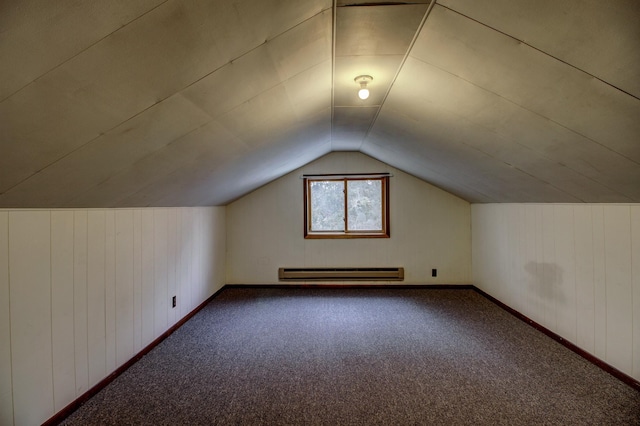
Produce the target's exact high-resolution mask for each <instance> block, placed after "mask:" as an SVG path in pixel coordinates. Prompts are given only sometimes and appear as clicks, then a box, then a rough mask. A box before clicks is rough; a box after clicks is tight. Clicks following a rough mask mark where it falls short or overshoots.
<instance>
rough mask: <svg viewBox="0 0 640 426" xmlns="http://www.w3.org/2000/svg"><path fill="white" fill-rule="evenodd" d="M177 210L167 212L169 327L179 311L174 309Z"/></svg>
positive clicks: (174, 321)
mask: <svg viewBox="0 0 640 426" xmlns="http://www.w3.org/2000/svg"><path fill="white" fill-rule="evenodd" d="M177 212H178V211H177V209H168V210H167V294H168V298H169V299H168V300H169V303H167V318H168V324H169V326H172V325H174V324H175V323H176V320H177V315H176V312H177V309H175V308H173V305H172V298H173V296H176V298H177V297H178V296H177V293H176V262H177V253H176V252H177V238H178V235H177V233H178V229H177V228H178V224H177V220H178V216H177ZM176 306H177V305H176Z"/></svg>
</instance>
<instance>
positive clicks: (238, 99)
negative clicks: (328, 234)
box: [0, 0, 640, 207]
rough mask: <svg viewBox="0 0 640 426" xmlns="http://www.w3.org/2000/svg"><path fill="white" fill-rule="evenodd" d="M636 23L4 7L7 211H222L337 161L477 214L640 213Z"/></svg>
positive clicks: (327, 8) (623, 12)
mask: <svg viewBox="0 0 640 426" xmlns="http://www.w3.org/2000/svg"><path fill="white" fill-rule="evenodd" d="M638 22H640V3H639V2H637V1H636V0H616V1H614V2H602V1H594V0H564V1H562V2H557V1H554V0H538V1H535V2H531V1H527V0H495V1H492V2H491V4H490V5H488V4H487V3H486V2H478V1H475V0H438V1H426V0H425V1H414V2H382V1H364V0H362V1H361V0H351V1H349V0H337V1H335V2H333V1H331V0H308V1H298V0H220V1H215V2H211V1H208V0H190V1H185V0H140V1H136V2H130V1H124V0H113V1H110V2H100V1H80V0H59V1H55V2H52V1H51V2H50V1H42V0H9V1H4V2H0V63H2V66H0V207H75V206H78V207H125V206H174V205H180V206H187V205H222V204H226V203H228V202H230V201H232V200H234V199H236V198H238V197H240V196H242V195H244V194H246V193H247V192H249V191H252V190H253V189H255V188H257V187H258V186H260V185H263V184H265V183H268V182H269V181H271V180H273V179H275V178H277V177H279V176H281V175H283V174H285V173H287V172H289V171H291V170H294V169H296V168H298V167H300V166H302V165H304V164H305V163H306V162H309V161H312V160H314V159H316V158H318V157H319V156H321V155H324V154H326V153H328V152H330V151H336V150H357V151H361V152H364V153H366V154H368V155H370V156H372V157H374V158H376V159H378V160H381V161H384V162H386V163H389V164H390V165H392V166H394V167H397V168H399V169H403V170H405V171H407V172H409V173H412V174H414V175H416V176H418V177H420V178H423V179H425V180H427V181H429V182H431V183H433V184H436V185H438V186H440V187H442V188H443V189H445V190H447V191H450V192H452V193H454V194H457V195H459V196H461V197H462V198H464V199H467V200H469V201H474V202H489V201H491V202H581V201H584V202H629V201H633V202H640V120H639V118H640V79H638V76H639V75H640V26H639V25H638V24H637V23H638ZM360 74H369V75H371V76H373V78H374V80H373V82H372V83H371V86H370V89H371V97H370V98H369V99H368V100H367V101H361V100H359V99H358V98H357V95H356V93H357V85H356V83H355V82H354V81H353V79H354V77H356V76H357V75H360Z"/></svg>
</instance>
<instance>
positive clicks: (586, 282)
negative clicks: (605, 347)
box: [573, 205, 595, 354]
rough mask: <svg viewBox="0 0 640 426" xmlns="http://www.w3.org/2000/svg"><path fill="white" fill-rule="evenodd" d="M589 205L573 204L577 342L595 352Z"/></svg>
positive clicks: (591, 236) (591, 238) (591, 224)
mask: <svg viewBox="0 0 640 426" xmlns="http://www.w3.org/2000/svg"><path fill="white" fill-rule="evenodd" d="M591 212H592V208H591V206H589V205H575V206H573V217H574V223H573V229H574V233H573V235H574V239H575V247H574V248H575V265H576V272H575V279H576V316H577V318H579V321H577V325H576V333H577V334H576V341H575V343H576V344H577V345H578V346H580V347H581V348H583V349H584V350H586V351H587V352H589V353H592V354H593V353H595V299H594V297H595V284H594V276H593V268H594V264H593V218H592V213H591Z"/></svg>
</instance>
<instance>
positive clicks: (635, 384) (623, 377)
mask: <svg viewBox="0 0 640 426" xmlns="http://www.w3.org/2000/svg"><path fill="white" fill-rule="evenodd" d="M472 287H473V289H474V290H475V291H476V292H477V293H478V294H480V295H482V296H484V297H485V298H487V299H488V300H490V301H491V302H493V303H495V304H496V305H498V306H499V307H501V308H502V309H504V310H505V311H507V312H509V313H510V314H511V315H513V316H515V317H516V318H518V319H520V320H522V321H524V322H526V323H527V324H529V325H530V326H532V327H533V328H535V329H536V330H538V331H540V332H542V333H544V334H546V335H547V336H549V337H551V338H552V339H553V340H555V341H556V342H558V343H560V344H561V345H563V346H565V347H566V348H568V349H570V350H572V351H573V352H575V353H576V354H578V355H580V356H581V357H583V358H584V359H586V360H587V361H589V362H591V363H592V364H595V365H596V366H598V367H600V368H601V369H602V370H604V371H606V372H607V373H609V374H611V375H612V376H613V377H615V378H616V379H618V380H620V381H622V382H624V383H626V384H628V385H629V386H631V387H632V388H634V389H635V390H637V391H639V392H640V382H639V381H637V380H636V379H634V378H633V377H631V376H629V375H627V374H626V373H623V372H622V371H620V370H618V369H617V368H615V367H613V366H611V365H609V364H607V363H606V362H604V361H602V360H601V359H600V358H596V357H595V356H593V355H592V354H590V353H589V352H587V351H585V350H584V349H581V348H579V347H578V346H576V345H574V344H573V343H571V342H569V341H568V340H566V339H565V338H564V337H562V336H560V335H559V334H556V333H554V332H553V331H551V330H549V329H548V328H546V327H545V326H543V325H541V324H538V323H537V322H535V321H534V320H532V319H531V318H529V317H527V316H526V315H523V314H522V313H520V312H518V311H516V310H515V309H513V308H512V307H510V306H508V305H506V304H504V303H502V302H501V301H499V300H498V299H496V298H495V297H493V296H491V295H490V294H488V293H485V292H484V291H483V290H480V289H479V288H478V287H476V286H472Z"/></svg>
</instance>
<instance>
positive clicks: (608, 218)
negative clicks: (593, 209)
mask: <svg viewBox="0 0 640 426" xmlns="http://www.w3.org/2000/svg"><path fill="white" fill-rule="evenodd" d="M630 212H631V209H630V208H629V206H606V207H605V208H604V232H605V270H606V286H607V290H606V300H607V304H606V309H607V361H608V362H610V363H611V364H612V365H613V366H614V367H616V368H618V369H620V370H621V371H627V372H631V369H632V365H633V362H632V356H633V345H632V342H633V340H632V338H633V332H632V326H633V317H632V313H633V304H632V301H633V298H632V293H631V229H630V224H631V217H630Z"/></svg>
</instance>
